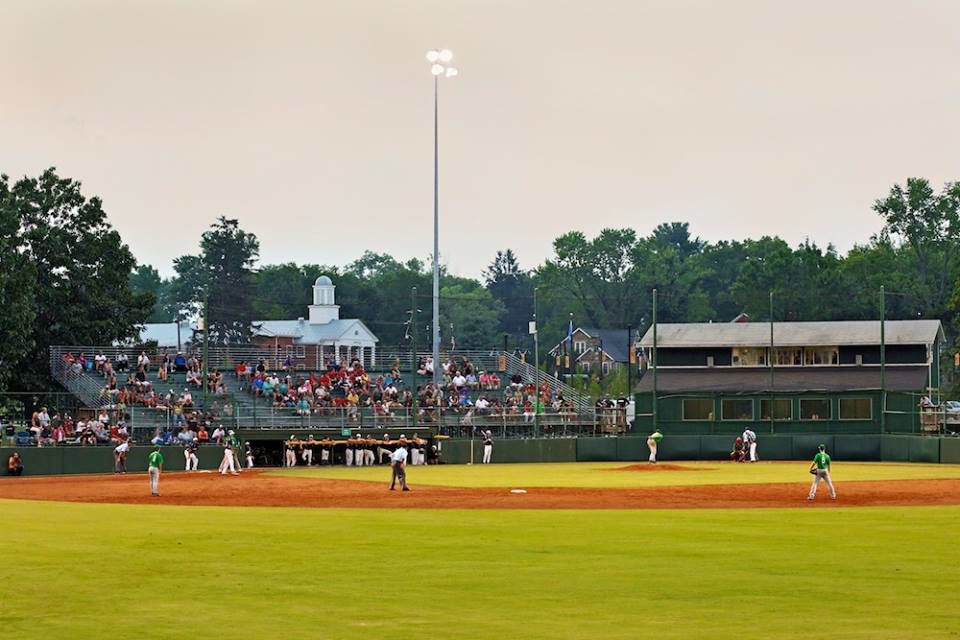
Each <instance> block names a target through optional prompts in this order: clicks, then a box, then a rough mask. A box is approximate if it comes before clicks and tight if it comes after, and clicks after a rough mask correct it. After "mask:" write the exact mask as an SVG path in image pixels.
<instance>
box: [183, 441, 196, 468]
mask: <svg viewBox="0 0 960 640" xmlns="http://www.w3.org/2000/svg"><path fill="white" fill-rule="evenodd" d="M199 448H200V441H199V440H197V439H196V438H194V439H193V440H192V441H190V442H188V443H187V446H186V447H185V448H184V450H183V457H184V459H185V460H186V462H187V465H186V468H185V469H184V471H196V470H197V466H198V465H199V464H200V458H199V457H198V456H197V450H198V449H199Z"/></svg>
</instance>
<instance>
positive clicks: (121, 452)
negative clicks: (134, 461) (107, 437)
mask: <svg viewBox="0 0 960 640" xmlns="http://www.w3.org/2000/svg"><path fill="white" fill-rule="evenodd" d="M128 451H130V441H129V440H125V441H124V442H121V443H120V444H119V445H117V446H116V448H115V449H114V450H113V471H114V472H115V473H126V472H127V452H128Z"/></svg>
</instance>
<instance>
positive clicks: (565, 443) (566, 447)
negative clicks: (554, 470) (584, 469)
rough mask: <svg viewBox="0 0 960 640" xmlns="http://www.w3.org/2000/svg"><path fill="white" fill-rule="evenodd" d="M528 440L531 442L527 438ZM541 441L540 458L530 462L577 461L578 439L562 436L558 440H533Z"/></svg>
mask: <svg viewBox="0 0 960 640" xmlns="http://www.w3.org/2000/svg"><path fill="white" fill-rule="evenodd" d="M527 442H531V441H530V440H527ZM533 442H539V443H540V446H539V447H538V449H539V454H540V456H539V458H537V459H534V460H530V462H576V461H577V439H576V438H562V439H558V440H539V441H537V440H533Z"/></svg>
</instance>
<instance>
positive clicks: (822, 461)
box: [807, 444, 837, 500]
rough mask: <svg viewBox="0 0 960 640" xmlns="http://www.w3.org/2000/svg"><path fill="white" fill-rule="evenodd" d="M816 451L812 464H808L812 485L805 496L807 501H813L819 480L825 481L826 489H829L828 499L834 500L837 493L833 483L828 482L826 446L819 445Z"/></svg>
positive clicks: (828, 457) (828, 459) (828, 460)
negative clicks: (808, 493)
mask: <svg viewBox="0 0 960 640" xmlns="http://www.w3.org/2000/svg"><path fill="white" fill-rule="evenodd" d="M817 449H818V451H817V455H815V456H813V462H811V463H810V473H812V474H813V484H812V485H810V495H809V496H807V500H813V499H814V498H816V497H817V487H818V486H819V485H820V481H821V480H826V482H827V488H828V489H830V497H831V498H833V499H834V500H836V499H837V491H836V489H834V488H833V481H832V480H830V455H829V454H828V453H827V445H825V444H821V445H820V446H819V447H817Z"/></svg>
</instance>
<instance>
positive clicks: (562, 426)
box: [50, 346, 597, 439]
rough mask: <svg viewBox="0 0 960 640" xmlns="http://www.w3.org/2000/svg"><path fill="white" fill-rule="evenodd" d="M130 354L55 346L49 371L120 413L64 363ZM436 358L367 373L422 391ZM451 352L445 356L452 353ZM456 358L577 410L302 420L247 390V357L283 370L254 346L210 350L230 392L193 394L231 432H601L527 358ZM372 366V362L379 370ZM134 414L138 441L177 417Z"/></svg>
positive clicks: (389, 358) (395, 356)
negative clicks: (415, 366) (242, 375)
mask: <svg viewBox="0 0 960 640" xmlns="http://www.w3.org/2000/svg"><path fill="white" fill-rule="evenodd" d="M121 351H123V352H125V353H126V355H127V357H128V358H129V360H130V364H131V367H133V368H135V362H136V358H137V356H138V355H139V351H135V350H133V349H124V348H122V347H82V346H55V347H51V349H50V371H51V375H52V376H53V378H54V379H55V380H57V381H58V382H59V383H60V384H61V385H63V386H64V387H65V388H66V389H67V390H68V391H70V392H71V393H72V394H74V395H75V396H76V397H77V398H78V399H79V400H80V401H81V402H82V403H83V404H84V405H85V406H87V407H91V408H97V409H99V408H101V407H107V408H115V407H113V406H112V405H111V400H110V398H109V396H107V395H105V394H104V393H102V392H103V388H104V379H103V378H102V377H101V376H100V375H98V374H97V373H95V372H93V371H89V370H88V371H84V372H82V373H79V374H77V373H75V372H72V371H71V368H70V367H69V366H68V365H66V363H65V360H64V358H65V356H66V355H67V354H68V353H70V354H74V355H76V354H79V353H83V354H85V357H87V358H89V359H90V360H92V359H93V357H94V355H95V354H97V353H99V352H102V353H103V354H104V355H105V356H106V357H108V358H110V359H112V360H115V359H116V357H117V355H118V354H119V353H120V352H121ZM148 355H149V356H150V357H151V360H152V362H153V363H154V365H155V364H156V363H157V362H158V361H159V359H160V355H161V354H160V353H157V352H155V351H154V352H148ZM428 355H429V353H428V352H426V351H424V352H423V353H419V352H418V353H417V354H412V353H411V352H410V351H406V352H386V351H384V352H379V353H377V354H376V357H375V358H371V360H372V361H371V362H369V363H367V365H368V366H367V367H366V368H367V370H368V371H369V372H371V373H370V375H371V377H374V378H375V377H376V376H377V375H381V373H380V372H387V371H389V370H390V369H391V368H393V367H394V366H397V365H398V364H399V365H400V369H401V377H402V378H403V380H404V382H403V384H402V385H401V388H402V387H403V386H406V387H407V388H410V389H411V390H413V389H415V388H416V386H417V385H420V384H425V383H427V382H428V381H429V380H428V379H427V378H425V377H423V376H419V375H417V374H415V373H414V374H413V377H412V378H411V371H410V369H411V364H412V363H413V362H416V361H417V360H418V359H419V358H421V357H423V358H425V357H426V356H428ZM445 355H446V354H445ZM454 355H456V356H457V357H465V358H469V359H470V361H471V362H472V363H473V364H474V366H475V367H476V369H477V371H491V372H493V371H495V372H497V373H498V375H499V376H500V378H501V380H502V382H503V384H506V383H507V381H508V380H509V379H510V377H512V376H515V375H517V376H520V378H521V379H522V380H523V381H524V382H533V381H534V379H535V378H536V379H538V380H539V382H540V383H541V384H546V385H548V386H549V387H550V389H551V391H552V392H553V393H554V394H563V396H564V397H565V398H567V399H568V400H570V401H571V402H572V403H573V405H574V407H575V409H574V410H573V411H565V412H564V413H562V414H561V413H559V412H552V413H551V412H548V413H544V414H540V415H539V416H538V417H537V419H536V420H531V419H530V417H529V416H523V415H522V414H510V415H497V416H481V415H469V414H467V413H466V412H458V413H454V412H447V411H446V410H442V411H437V412H436V413H426V414H423V413H413V412H410V413H406V412H403V411H401V412H395V413H394V414H393V415H390V416H378V415H374V413H373V411H372V410H371V409H369V408H354V409H344V408H338V409H332V408H331V409H324V410H321V411H320V412H318V413H312V412H311V413H310V414H309V415H299V414H298V412H297V411H296V410H295V409H294V408H291V407H274V406H273V405H272V403H271V401H270V400H269V399H268V398H265V397H260V396H257V395H255V394H254V393H252V392H251V391H250V390H249V389H243V388H241V385H240V381H238V379H237V377H236V376H235V374H234V367H235V366H236V364H237V363H238V362H240V361H241V360H244V361H246V362H250V363H254V364H255V363H257V362H259V361H260V360H261V359H262V360H263V361H264V363H265V366H266V367H267V368H268V369H270V370H277V369H280V367H281V366H282V363H283V359H284V357H285V354H282V353H279V352H275V351H273V350H272V349H264V348H253V347H242V348H241V347H230V348H226V347H218V348H216V349H214V348H211V349H210V350H209V354H208V357H209V360H208V368H209V370H211V371H213V370H220V371H222V372H223V374H224V382H225V387H226V393H225V394H223V395H212V394H211V395H209V396H208V397H206V398H204V397H202V392H198V390H197V389H192V390H191V391H192V394H193V396H194V399H195V402H196V403H197V406H198V407H202V408H205V409H207V413H208V416H209V417H210V418H211V420H212V421H213V422H214V423H222V424H223V425H224V426H225V427H227V428H234V429H301V428H318V429H320V428H339V429H346V428H358V427H362V428H382V429H387V428H389V429H402V428H404V427H412V426H415V425H419V426H432V427H436V428H437V429H438V431H441V432H447V433H449V434H450V435H465V434H468V433H470V432H472V431H473V430H474V429H476V428H481V429H488V428H489V429H493V430H495V431H497V432H499V433H501V434H503V435H507V434H513V435H517V434H520V435H522V434H525V433H529V434H530V435H533V433H534V430H535V429H537V430H538V432H539V433H543V434H551V433H555V434H557V435H561V434H563V435H575V434H576V433H579V432H582V431H584V430H590V429H593V430H595V429H596V428H597V423H596V416H595V415H594V408H593V403H592V400H591V399H590V398H589V397H587V396H585V395H582V394H580V393H579V392H578V391H577V390H575V389H573V388H572V387H570V386H568V385H566V384H564V383H563V382H561V381H559V380H557V379H556V378H554V377H553V376H549V375H547V374H545V373H543V372H540V374H539V376H538V375H537V374H536V370H535V368H534V367H533V366H532V365H530V364H529V363H526V362H524V361H522V360H521V359H520V358H517V357H516V356H513V355H511V354H508V353H505V352H501V351H458V352H456V353H455V354H454ZM370 365H373V366H372V367H371V366H370ZM293 369H294V371H293V373H294V374H309V373H310V371H309V370H307V369H305V368H301V367H296V366H295V367H293ZM148 380H149V381H150V383H151V385H152V387H153V389H154V391H155V392H156V393H157V395H158V396H164V395H166V394H167V393H169V392H171V391H172V392H173V393H174V394H176V395H179V393H180V392H182V391H183V390H184V388H185V387H186V378H185V374H184V373H176V374H170V376H169V377H168V379H167V380H166V381H162V380H160V378H159V376H158V375H157V372H156V368H155V366H154V368H153V370H152V371H151V372H150V373H149V375H148ZM480 393H487V394H488V395H489V394H500V393H502V387H501V389H497V390H490V391H478V392H476V393H475V396H474V397H476V396H477V395H479V394H480ZM127 414H128V415H129V426H130V428H131V430H132V432H133V433H134V436H135V437H136V438H138V439H144V438H147V439H149V437H152V434H155V433H156V432H158V430H160V429H163V428H169V427H171V426H172V422H173V420H172V416H171V415H170V413H169V411H168V409H166V408H163V407H158V408H150V407H145V406H140V405H131V406H128V407H127Z"/></svg>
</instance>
